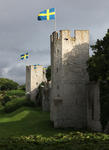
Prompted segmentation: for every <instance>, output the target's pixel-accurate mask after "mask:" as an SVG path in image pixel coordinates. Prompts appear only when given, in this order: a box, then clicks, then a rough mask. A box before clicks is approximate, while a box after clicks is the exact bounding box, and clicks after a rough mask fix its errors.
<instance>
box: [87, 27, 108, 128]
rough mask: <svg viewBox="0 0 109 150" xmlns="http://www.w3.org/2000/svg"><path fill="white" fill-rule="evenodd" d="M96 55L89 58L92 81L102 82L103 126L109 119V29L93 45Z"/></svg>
mask: <svg viewBox="0 0 109 150" xmlns="http://www.w3.org/2000/svg"><path fill="white" fill-rule="evenodd" d="M91 48H92V50H93V52H94V55H93V56H92V57H90V58H89V60H88V62H87V64H88V68H87V70H88V73H89V78H90V81H99V83H100V103H101V123H102V125H103V128H104V127H105V125H106V124H107V122H108V121H109V29H108V30H107V33H106V35H105V36H104V38H103V39H101V40H99V39H98V40H97V42H96V43H95V45H92V46H91Z"/></svg>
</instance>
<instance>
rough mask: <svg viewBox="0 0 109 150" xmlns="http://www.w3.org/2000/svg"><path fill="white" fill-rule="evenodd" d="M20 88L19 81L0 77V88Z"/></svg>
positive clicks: (2, 89)
mask: <svg viewBox="0 0 109 150" xmlns="http://www.w3.org/2000/svg"><path fill="white" fill-rule="evenodd" d="M17 88H18V83H17V82H14V81H13V80H10V79H6V78H0V90H1V91H4V90H15V89H17Z"/></svg>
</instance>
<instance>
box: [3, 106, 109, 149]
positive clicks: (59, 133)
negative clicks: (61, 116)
mask: <svg viewBox="0 0 109 150" xmlns="http://www.w3.org/2000/svg"><path fill="white" fill-rule="evenodd" d="M5 149H6V150H15V149H16V150H36V149H37V150H57V149H59V150H92V149H93V150H109V135H105V134H102V133H88V132H86V133H82V132H78V131H73V129H66V130H64V129H54V128H53V125H52V123H51V122H50V119H49V113H47V112H42V111H41V109H40V108H37V109H36V108H29V107H22V108H20V109H17V110H16V111H14V112H12V113H8V114H6V113H3V112H2V113H1V114H0V150H5Z"/></svg>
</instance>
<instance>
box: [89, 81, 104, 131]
mask: <svg viewBox="0 0 109 150" xmlns="http://www.w3.org/2000/svg"><path fill="white" fill-rule="evenodd" d="M87 88H88V101H87V126H88V129H91V130H93V131H102V126H101V123H100V100H99V99H100V89H99V83H96V82H90V83H89V84H88V85H87Z"/></svg>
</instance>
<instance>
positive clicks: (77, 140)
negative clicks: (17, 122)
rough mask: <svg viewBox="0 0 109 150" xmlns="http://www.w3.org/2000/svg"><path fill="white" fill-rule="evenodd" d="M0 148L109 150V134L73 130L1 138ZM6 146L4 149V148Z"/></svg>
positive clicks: (9, 149) (25, 149)
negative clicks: (55, 133) (67, 132)
mask: <svg viewBox="0 0 109 150" xmlns="http://www.w3.org/2000/svg"><path fill="white" fill-rule="evenodd" d="M0 147H1V148H0V150H5V148H6V150H15V149H16V150H36V149H37V150H57V149H58V150H92V149H93V150H109V136H108V135H105V134H91V133H89V134H88V133H82V132H71V133H69V134H58V135H56V136H54V137H43V136H41V135H37V136H32V135H31V136H22V137H11V138H8V139H1V140H0ZM2 148H4V149H2Z"/></svg>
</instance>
